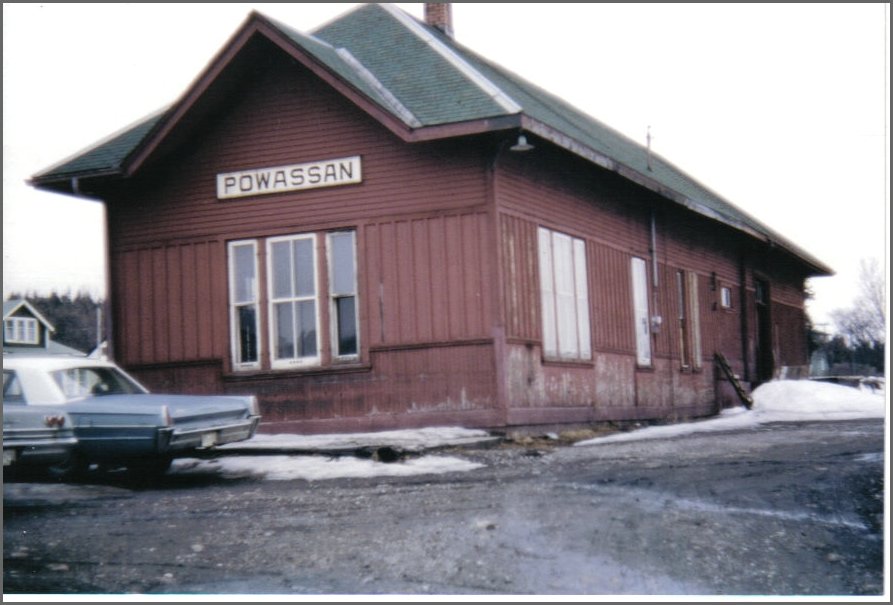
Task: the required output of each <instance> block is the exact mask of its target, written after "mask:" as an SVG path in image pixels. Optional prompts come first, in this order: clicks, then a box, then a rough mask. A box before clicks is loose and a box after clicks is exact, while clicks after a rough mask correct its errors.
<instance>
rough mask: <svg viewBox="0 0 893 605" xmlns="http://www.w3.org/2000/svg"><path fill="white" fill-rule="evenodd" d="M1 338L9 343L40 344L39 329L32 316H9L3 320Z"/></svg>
mask: <svg viewBox="0 0 893 605" xmlns="http://www.w3.org/2000/svg"><path fill="white" fill-rule="evenodd" d="M3 340H5V341H6V342H8V343H10V344H21V345H37V344H40V330H38V329H37V319H35V318H33V317H10V318H9V319H7V320H6V321H4V322H3Z"/></svg>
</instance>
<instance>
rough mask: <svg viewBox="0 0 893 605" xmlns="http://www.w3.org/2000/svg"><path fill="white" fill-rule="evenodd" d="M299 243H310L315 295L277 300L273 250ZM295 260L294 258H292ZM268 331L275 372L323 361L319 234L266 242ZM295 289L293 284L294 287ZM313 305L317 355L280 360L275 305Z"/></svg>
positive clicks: (287, 237)
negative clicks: (300, 303)
mask: <svg viewBox="0 0 893 605" xmlns="http://www.w3.org/2000/svg"><path fill="white" fill-rule="evenodd" d="M299 240H309V241H310V242H311V247H312V250H313V295H312V296H307V295H305V296H298V295H292V296H287V297H281V296H280V297H275V296H274V293H273V288H274V280H273V270H274V266H273V246H274V245H275V244H277V243H279V242H289V243H292V242H295V241H299ZM289 258H290V259H293V255H290V256H289ZM266 262H267V324H268V325H267V331H268V333H269V337H270V367H271V368H272V369H274V370H281V369H289V368H301V367H307V366H318V365H320V363H321V360H322V351H321V347H320V335H319V331H320V308H319V306H320V293H319V259H318V258H317V248H316V233H301V234H296V235H284V236H281V237H271V238H268V239H267V260H266ZM291 277H292V278H293V277H294V271H291ZM292 286H294V284H292ZM292 290H294V287H292ZM311 300H312V301H313V303H314V304H313V307H314V313H313V321H314V327H315V329H314V335H315V338H316V342H315V346H316V354H315V355H313V356H305V357H282V358H280V357H278V356H277V350H276V340H277V338H276V320H275V317H276V314H275V313H276V304H278V303H284V302H290V303H292V304H294V303H298V302H306V301H311ZM294 337H295V353H296V354H297V350H298V346H297V342H298V339H299V335H298V334H295V335H294Z"/></svg>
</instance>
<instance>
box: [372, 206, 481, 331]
mask: <svg viewBox="0 0 893 605" xmlns="http://www.w3.org/2000/svg"><path fill="white" fill-rule="evenodd" d="M489 222H490V221H489V216H488V215H487V214H486V213H483V212H475V213H468V214H451V215H440V216H428V217H420V218H414V219H406V220H396V221H382V222H376V223H371V224H367V225H365V226H364V228H363V229H364V233H365V234H366V236H365V237H364V238H363V241H364V242H365V247H364V248H363V250H362V254H361V256H360V259H359V261H360V264H361V266H362V270H363V271H364V272H365V276H366V279H365V284H366V292H364V293H363V297H362V298H363V301H364V303H363V304H365V309H366V310H365V315H366V316H367V317H369V318H371V321H370V323H369V326H368V327H365V326H364V327H363V329H364V334H367V338H368V339H369V343H370V346H371V347H373V348H374V347H385V346H399V345H415V344H423V343H444V342H448V341H457V340H468V339H480V338H488V337H489V336H490V331H489V325H490V321H491V317H490V315H491V311H490V309H491V305H492V302H491V301H490V297H491V296H492V295H493V294H492V291H491V290H490V289H485V288H484V287H483V284H484V283H486V276H487V275H488V272H489V270H490V269H489V259H488V258H485V257H484V256H483V254H482V252H481V246H482V232H485V231H486V230H487V229H489Z"/></svg>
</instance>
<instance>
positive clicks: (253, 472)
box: [169, 456, 483, 481]
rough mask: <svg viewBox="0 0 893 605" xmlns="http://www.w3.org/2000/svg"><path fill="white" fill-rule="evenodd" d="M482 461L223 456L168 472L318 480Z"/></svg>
mask: <svg viewBox="0 0 893 605" xmlns="http://www.w3.org/2000/svg"><path fill="white" fill-rule="evenodd" d="M482 466H483V465H482V464H478V463H476V462H469V461H468V460H462V459H460V458H453V457H446V456H444V457H440V456H424V457H421V458H415V459H410V460H406V461H404V462H394V463H384V462H377V461H374V460H369V459H361V458H355V457H352V456H343V457H339V458H327V457H322V456H223V457H220V458H215V459H211V460H199V459H197V458H180V459H177V460H174V463H173V465H172V466H171V470H170V471H169V472H170V474H174V475H181V476H182V475H193V476H195V475H217V476H221V477H224V478H227V479H237V478H243V477H255V478H258V479H267V480H270V481H291V480H294V479H306V480H307V481H319V480H324V479H339V478H368V477H406V476H409V475H432V474H436V475H439V474H443V473H454V472H465V471H471V470H474V469H476V468H480V467H482Z"/></svg>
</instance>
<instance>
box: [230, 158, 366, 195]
mask: <svg viewBox="0 0 893 605" xmlns="http://www.w3.org/2000/svg"><path fill="white" fill-rule="evenodd" d="M362 181H363V174H362V166H361V162H360V156H358V155H355V156H352V157H349V158H338V159H335V160H321V161H319V162H305V163H303V164H291V165H288V166H274V167H272V168H256V169H254V170H242V171H240V172H224V173H221V174H218V175H217V199H221V200H225V199H230V198H236V197H247V196H249V195H265V194H269V193H284V192H287V191H300V190H302V189H316V188H318V187H335V186H337V185H350V184H352V183H361V182H362Z"/></svg>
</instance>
